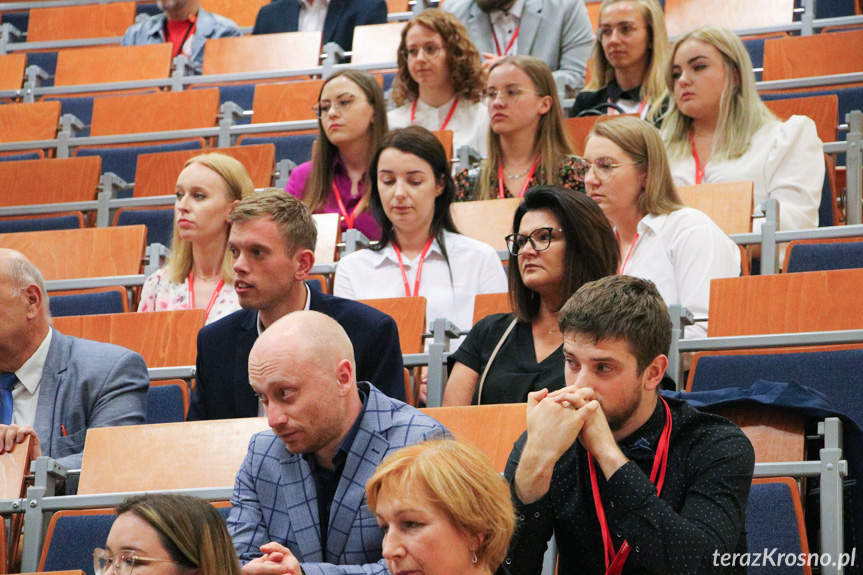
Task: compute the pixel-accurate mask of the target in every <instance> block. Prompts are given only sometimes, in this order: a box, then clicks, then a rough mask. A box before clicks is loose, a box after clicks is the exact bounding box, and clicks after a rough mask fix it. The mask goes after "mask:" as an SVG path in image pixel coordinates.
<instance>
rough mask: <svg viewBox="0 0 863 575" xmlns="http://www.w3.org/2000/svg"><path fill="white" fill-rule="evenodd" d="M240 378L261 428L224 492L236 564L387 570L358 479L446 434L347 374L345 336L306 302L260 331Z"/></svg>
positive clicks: (255, 572)
mask: <svg viewBox="0 0 863 575" xmlns="http://www.w3.org/2000/svg"><path fill="white" fill-rule="evenodd" d="M288 342H290V343H288ZM297 342H302V343H297ZM249 383H250V385H251V386H252V388H253V389H254V391H255V393H256V394H257V396H258V398H259V399H260V401H261V402H262V403H263V405H264V408H265V411H266V414H267V422H268V423H269V425H270V428H271V429H270V430H269V431H265V432H262V433H258V434H256V435H254V436H253V437H252V440H251V442H250V443H249V452H248V454H247V455H246V459H245V461H244V462H243V466H242V467H241V468H240V471H239V473H238V474H237V481H236V484H235V486H234V494H233V496H232V498H231V505H232V508H231V513H230V516H229V518H228V531H229V532H230V533H231V537H232V538H233V541H234V547H235V549H236V551H237V554H238V555H239V557H240V560H241V562H242V563H244V565H243V571H244V573H245V574H246V575H265V574H267V575H269V574H281V573H287V574H292V575H301V574H302V573H305V575H323V574H331V575H336V574H340V575H348V574H357V575H359V574H369V575H372V574H384V573H387V568H386V562H385V561H384V560H383V559H382V552H383V550H382V544H383V533H382V531H381V529H380V527H378V524H377V521H376V519H375V517H374V515H372V514H371V512H369V510H368V507H367V505H366V496H365V485H366V481H368V479H369V477H371V475H372V474H373V473H374V471H375V469H376V468H377V466H378V464H379V463H380V462H381V461H382V460H383V459H384V458H385V457H386V456H387V455H388V454H389V453H391V452H393V451H395V450H397V449H399V448H401V447H404V446H405V445H411V444H414V443H418V442H420V441H425V440H427V439H432V438H446V437H451V436H450V434H449V432H448V431H447V430H446V428H445V427H443V426H442V425H441V424H440V423H438V422H437V421H435V420H434V419H432V418H430V417H428V416H426V415H424V414H423V413H421V412H420V411H419V410H417V409H415V408H413V407H410V406H409V405H406V404H404V403H402V402H401V401H398V400H396V399H391V398H389V397H387V396H386V395H384V394H383V393H381V392H380V391H378V390H377V388H375V386H374V385H372V384H371V383H368V382H360V383H357V381H356V376H355V372H354V357H353V347H352V346H351V341H350V339H348V336H347V334H346V333H345V331H344V329H342V327H341V326H340V325H339V324H338V323H337V322H336V321H335V320H333V319H332V318H330V317H328V316H326V315H324V314H322V313H318V312H315V311H298V312H294V313H291V314H288V315H286V316H284V317H283V318H281V319H279V320H278V321H276V322H275V323H273V324H272V325H271V326H270V327H269V328H268V329H267V330H266V331H265V332H264V333H263V334H261V337H259V338H258V340H257V341H256V342H255V345H254V347H253V348H252V351H251V353H250V354H249Z"/></svg>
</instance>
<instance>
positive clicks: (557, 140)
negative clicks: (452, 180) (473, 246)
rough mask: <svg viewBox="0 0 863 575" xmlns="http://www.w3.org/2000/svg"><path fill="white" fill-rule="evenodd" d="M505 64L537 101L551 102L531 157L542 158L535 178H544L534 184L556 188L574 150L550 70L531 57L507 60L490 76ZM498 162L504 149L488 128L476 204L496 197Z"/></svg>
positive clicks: (501, 61)
mask: <svg viewBox="0 0 863 575" xmlns="http://www.w3.org/2000/svg"><path fill="white" fill-rule="evenodd" d="M504 64H512V65H513V66H516V67H518V68H520V69H521V70H522V71H523V72H524V73H525V74H527V76H528V78H530V81H531V82H533V85H534V87H535V88H536V91H537V92H538V95H539V96H540V97H544V96H548V97H550V98H551V107H550V108H549V109H548V112H546V113H545V114H543V115H542V116H541V117H540V118H539V126H538V127H537V129H536V134H535V135H534V138H533V150H534V156H541V157H542V161H541V162H540V166H539V168H538V169H537V171H536V174H537V176H540V175H542V174H544V176H545V177H544V179H543V181H539V182H537V185H540V184H549V185H554V184H559V183H560V165H561V163H562V162H563V161H564V159H565V158H566V156H570V155H572V154H573V153H574V147H573V145H572V140H570V138H569V133H568V132H567V131H566V127H565V126H564V123H563V112H562V109H561V107H560V99H558V97H557V88H556V87H555V83H554V76H552V75H551V69H550V68H549V67H548V64H546V63H545V62H543V61H542V60H540V59H539V58H534V57H533V56H506V57H504V58H501V59H500V60H498V61H497V62H495V63H494V64H493V65H492V67H491V68H490V69H489V74H491V72H492V71H493V70H494V69H495V68H497V67H498V66H502V65H504ZM501 161H503V149H502V148H501V145H500V136H499V135H498V134H496V133H495V132H494V130H492V129H490V128H489V131H488V159H487V160H486V161H485V162H484V163H483V166H482V170H480V176H479V187H478V188H477V191H478V193H477V197H476V199H477V200H490V199H493V198H496V197H497V188H496V187H495V186H494V185H493V183H492V182H497V167H498V166H499V165H500V163H501Z"/></svg>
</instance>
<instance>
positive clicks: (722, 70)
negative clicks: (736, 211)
mask: <svg viewBox="0 0 863 575" xmlns="http://www.w3.org/2000/svg"><path fill="white" fill-rule="evenodd" d="M665 81H666V86H667V87H668V89H669V90H670V91H671V92H672V93H673V95H674V98H673V102H672V105H671V108H670V109H669V111H668V114H667V115H666V118H665V120H664V122H663V124H662V137H663V139H664V141H665V145H666V148H667V149H668V157H669V160H670V161H671V173H672V176H673V177H674V182H675V183H676V184H677V185H679V186H688V185H693V184H701V183H705V184H713V183H719V182H736V181H742V180H751V181H752V182H753V183H754V185H755V188H754V189H755V198H754V199H755V205H756V206H759V205H760V204H761V203H762V202H764V201H765V200H766V199H767V198H776V199H777V200H778V201H779V205H780V209H779V227H780V229H782V230H797V229H805V228H814V227H817V226H818V206H819V203H820V199H821V187H822V183H823V180H824V152H823V148H822V144H821V140H819V139H818V135H817V132H816V129H815V123H814V122H813V121H812V120H811V119H809V118H807V117H805V116H792V117H791V118H789V119H788V120H787V121H785V122H780V121H779V120H778V119H777V118H776V117H775V116H774V115H773V114H772V113H771V112H770V111H769V110H768V109H767V107H766V106H765V105H764V103H763V102H762V101H761V99H760V98H759V97H758V92H757V91H756V87H755V76H754V74H753V72H752V62H751V60H750V59H749V54H747V52H746V49H745V48H744V47H743V43H742V42H741V41H740V38H738V37H737V35H736V34H735V33H734V32H732V31H731V30H726V29H725V28H716V27H703V28H698V29H696V30H693V31H692V32H689V33H687V34H684V35H683V36H681V37H680V38H679V39H678V40H677V41H676V42H675V43H674V46H673V47H672V50H671V61H670V64H669V66H668V67H667V70H666V77H665ZM761 221H762V220H755V222H754V227H755V228H756V231H757V230H758V229H760V226H761Z"/></svg>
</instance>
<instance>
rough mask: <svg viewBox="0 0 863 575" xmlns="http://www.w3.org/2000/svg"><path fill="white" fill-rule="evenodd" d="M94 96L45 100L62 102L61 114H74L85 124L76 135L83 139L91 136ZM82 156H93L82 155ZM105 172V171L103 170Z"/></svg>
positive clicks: (47, 98)
mask: <svg viewBox="0 0 863 575" xmlns="http://www.w3.org/2000/svg"><path fill="white" fill-rule="evenodd" d="M94 99H95V98H94V97H93V96H77V97H65V96H64V97H59V96H48V97H46V98H45V100H57V101H58V102H60V114H61V115H65V114H72V115H73V116H75V117H76V118H78V119H79V120H81V122H83V123H84V128H83V129H82V130H80V131H78V132H77V133H76V134H75V135H76V136H78V137H81V138H84V137H87V136H89V135H90V123H91V122H92V121H93V100H94ZM81 155H82V156H87V155H90V156H92V155H93V154H81ZM102 171H104V170H102Z"/></svg>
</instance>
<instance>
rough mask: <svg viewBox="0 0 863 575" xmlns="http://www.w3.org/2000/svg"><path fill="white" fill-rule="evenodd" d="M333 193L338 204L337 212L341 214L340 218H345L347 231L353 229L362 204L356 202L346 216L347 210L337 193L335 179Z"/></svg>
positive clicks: (337, 188) (339, 194) (340, 195)
mask: <svg viewBox="0 0 863 575" xmlns="http://www.w3.org/2000/svg"><path fill="white" fill-rule="evenodd" d="M333 193H335V195H336V202H338V204H339V212H341V214H342V217H343V218H345V225H346V226H347V228H348V229H349V230H351V229H353V227H354V220H355V219H357V213H359V211H360V204H362V202H358V203H357V205H355V206H354V209H353V210H352V211H351V213H350V214H348V210H346V209H345V204H344V202H342V194H341V193H339V187H338V186H337V185H336V180H335V179H334V180H333Z"/></svg>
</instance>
